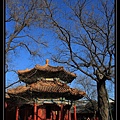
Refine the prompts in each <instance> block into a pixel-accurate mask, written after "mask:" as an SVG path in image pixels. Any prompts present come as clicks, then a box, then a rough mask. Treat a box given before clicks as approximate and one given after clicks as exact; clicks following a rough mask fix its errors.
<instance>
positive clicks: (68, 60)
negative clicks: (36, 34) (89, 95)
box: [46, 0, 115, 120]
mask: <svg viewBox="0 0 120 120" xmlns="http://www.w3.org/2000/svg"><path fill="white" fill-rule="evenodd" d="M46 5H47V7H48V11H47V12H46V13H48V12H49V18H50V26H51V29H53V30H54V32H55V34H56V35H57V36H58V38H57V39H58V40H60V41H59V42H58V41H57V50H58V52H57V54H55V56H53V58H52V59H53V60H54V61H55V62H58V63H61V64H64V65H67V66H69V67H72V69H73V70H77V71H80V73H83V74H85V75H86V76H88V77H90V78H91V79H92V80H94V81H96V83H97V94H98V108H99V119H100V120H108V117H109V108H108V96H107V91H106V84H105V83H106V80H110V81H112V82H113V83H114V76H115V75H114V68H115V61H114V57H115V37H114V2H113V1H112V0H105V1H103V0H98V1H86V0H76V1H72V0H71V1H67V0H64V3H62V4H61V5H62V7H60V3H59V5H58V7H59V9H58V11H55V12H54V13H53V12H52V10H51V7H49V5H48V3H47V1H46ZM64 6H66V9H67V10H66V9H65V8H64ZM65 10H66V11H65ZM46 16H48V14H46ZM60 42H61V43H60ZM59 43H60V45H59ZM58 46H59V47H58Z"/></svg>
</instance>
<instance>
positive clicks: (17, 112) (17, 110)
mask: <svg viewBox="0 0 120 120" xmlns="http://www.w3.org/2000/svg"><path fill="white" fill-rule="evenodd" d="M18 118H19V108H18V106H17V107H16V120H18Z"/></svg>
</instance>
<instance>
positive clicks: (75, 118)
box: [74, 105, 77, 120]
mask: <svg viewBox="0 0 120 120" xmlns="http://www.w3.org/2000/svg"><path fill="white" fill-rule="evenodd" d="M74 120H77V116H76V106H75V105H74Z"/></svg>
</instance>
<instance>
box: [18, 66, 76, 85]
mask: <svg viewBox="0 0 120 120" xmlns="http://www.w3.org/2000/svg"><path fill="white" fill-rule="evenodd" d="M18 77H19V79H20V80H21V81H23V82H26V83H28V84H30V83H34V82H36V81H37V79H36V78H41V77H44V78H60V79H61V80H63V81H65V82H67V83H70V82H72V81H73V80H74V79H75V78H76V77H77V76H76V74H74V73H71V72H68V71H66V70H64V68H63V67H60V66H57V67H53V66H50V65H48V64H46V65H44V66H40V65H36V66H35V67H34V68H33V69H26V70H18Z"/></svg>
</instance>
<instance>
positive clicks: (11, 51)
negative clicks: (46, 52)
mask: <svg viewBox="0 0 120 120" xmlns="http://www.w3.org/2000/svg"><path fill="white" fill-rule="evenodd" d="M45 7H46V6H45V4H44V0H41V1H39V0H6V20H5V24H6V31H5V32H6V33H5V35H6V41H5V55H6V66H5V67H6V71H8V70H9V64H8V63H9V62H11V61H12V58H13V59H14V55H19V53H20V51H22V50H24V51H23V52H25V50H26V51H27V52H28V53H29V54H30V55H31V56H40V53H39V51H40V50H41V48H42V47H43V46H47V43H46V42H45V41H42V39H41V38H42V32H41V30H40V29H39V31H40V32H38V33H37V30H36V32H34V31H35V29H38V28H40V27H43V26H44V21H45V20H47V19H46V17H45V15H44V14H43V10H44V9H45ZM32 32H34V34H32ZM35 33H37V34H35ZM33 35H34V36H33Z"/></svg>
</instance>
